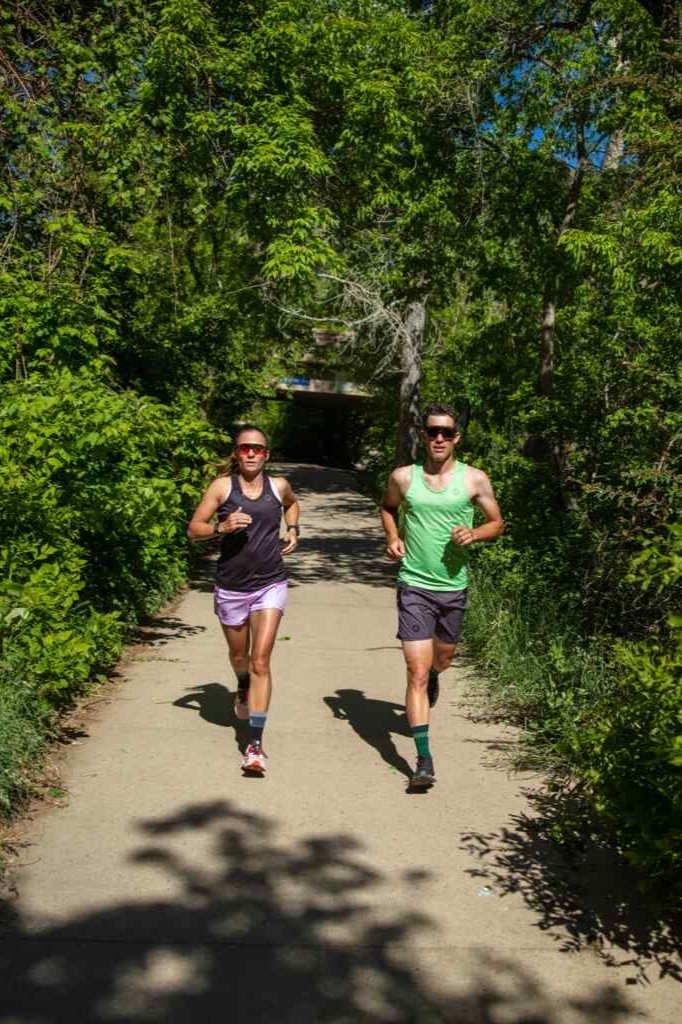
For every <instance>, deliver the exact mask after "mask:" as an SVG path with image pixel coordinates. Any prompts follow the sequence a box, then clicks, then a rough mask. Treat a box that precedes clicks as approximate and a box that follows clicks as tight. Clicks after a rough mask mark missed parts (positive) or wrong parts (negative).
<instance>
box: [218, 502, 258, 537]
mask: <svg viewBox="0 0 682 1024" xmlns="http://www.w3.org/2000/svg"><path fill="white" fill-rule="evenodd" d="M251 522H252V519H251V516H250V515H249V514H248V512H242V507H241V505H240V506H239V508H238V509H237V510H236V511H235V512H230V514H229V516H226V517H225V518H224V519H223V520H222V522H220V523H218V527H217V531H216V532H217V533H236V532H237V530H245V529H246V527H247V526H248V525H249V524H250V523H251Z"/></svg>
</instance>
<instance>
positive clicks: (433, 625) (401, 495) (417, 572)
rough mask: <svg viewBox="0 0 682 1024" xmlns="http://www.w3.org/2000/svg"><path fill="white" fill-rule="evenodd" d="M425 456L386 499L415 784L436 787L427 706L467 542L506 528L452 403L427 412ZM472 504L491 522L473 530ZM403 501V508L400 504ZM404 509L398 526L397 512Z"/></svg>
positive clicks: (460, 608) (460, 599)
mask: <svg viewBox="0 0 682 1024" xmlns="http://www.w3.org/2000/svg"><path fill="white" fill-rule="evenodd" d="M422 428H423V432H422V438H423V440H424V443H425V445H426V459H425V461H424V464H423V466H422V465H418V464H415V465H412V466H399V467H398V468H397V469H395V470H394V471H393V473H392V474H391V476H390V477H389V481H388V485H387V487H386V493H385V494H384V498H383V501H382V503H381V522H382V525H383V528H384V531H385V533H386V542H387V547H386V553H387V554H388V557H389V558H391V559H393V560H394V561H395V560H400V563H401V564H400V572H399V573H398V594H397V601H398V634H397V635H398V639H399V640H401V641H402V647H403V654H404V657H405V663H406V666H407V693H406V696H405V710H406V712H407V720H408V722H409V723H410V727H411V729H412V735H413V737H414V741H415V743H416V746H417V766H416V768H415V771H414V773H413V775H412V777H411V779H410V785H411V786H412V787H427V786H431V785H433V783H434V782H435V781H436V776H435V772H434V767H433V758H432V757H431V750H430V748H429V708H431V707H433V706H434V705H435V703H436V701H437V699H438V693H439V685H438V674H439V673H440V672H443V671H444V670H445V669H446V668H449V666H450V664H451V662H452V658H453V656H454V653H455V650H456V646H457V642H458V641H459V637H460V633H461V629H462V622H463V619H464V609H465V608H466V601H467V550H466V549H467V547H468V546H469V545H470V544H473V543H474V542H475V541H486V540H494V539H495V538H496V537H499V536H500V534H501V533H502V531H503V529H504V523H503V520H502V515H501V513H500V509H499V506H498V504H497V501H496V500H495V495H494V493H493V489H492V486H491V484H490V481H489V479H488V477H487V476H486V474H485V473H484V472H483V471H482V470H480V469H474V467H473V466H467V465H466V464H465V463H464V462H459V461H458V460H456V459H455V455H454V449H455V446H456V445H457V443H458V442H459V440H460V437H461V433H460V429H459V426H458V422H457V414H456V413H455V410H454V409H453V408H452V407H451V406H449V405H430V406H429V407H428V408H427V409H426V410H425V411H424V414H423V417H422ZM474 505H477V506H478V508H480V510H481V511H482V512H483V515H484V516H485V519H486V522H485V523H483V524H482V525H481V526H477V527H475V528H474V526H473V520H474ZM401 506H402V507H401ZM399 509H400V510H401V513H402V517H401V518H402V523H401V526H402V529H401V530H400V531H399V529H398V524H397V521H396V520H397V515H396V514H397V512H398V510H399ZM401 534H402V536H401Z"/></svg>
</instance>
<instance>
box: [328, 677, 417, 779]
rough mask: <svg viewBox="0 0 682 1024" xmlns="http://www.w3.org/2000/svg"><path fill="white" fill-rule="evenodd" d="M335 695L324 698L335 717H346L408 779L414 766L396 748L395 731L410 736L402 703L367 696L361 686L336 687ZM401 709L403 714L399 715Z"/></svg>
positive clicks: (363, 738) (384, 758)
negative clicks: (411, 766) (359, 688)
mask: <svg viewBox="0 0 682 1024" xmlns="http://www.w3.org/2000/svg"><path fill="white" fill-rule="evenodd" d="M336 694H337V696H336V697H325V698H324V702H325V704H326V705H327V707H328V708H329V709H330V710H331V712H332V714H333V715H334V718H341V719H345V720H346V721H347V722H349V723H350V725H351V727H352V729H353V731H354V732H356V733H357V735H358V736H359V737H360V739H361V740H364V741H365V743H367V744H368V745H369V746H370V747H374V749H375V750H376V751H377V753H379V754H380V755H381V757H382V759H383V760H384V761H385V762H386V764H388V765H390V766H391V768H395V769H396V771H399V772H400V773H401V774H402V775H405V776H406V777H407V778H408V779H409V778H411V776H412V769H411V768H410V766H409V764H408V763H407V761H406V760H405V758H404V757H402V756H401V755H400V754H399V753H398V751H397V750H396V748H395V745H394V743H393V740H392V738H391V736H392V734H393V733H395V734H396V735H397V736H411V735H412V733H411V731H410V726H409V724H408V722H407V718H406V717H405V708H404V706H403V705H402V704H393V703H392V702H391V701H387V700H373V699H369V698H367V697H365V695H364V693H363V692H362V690H337V691H336ZM396 711H401V712H402V714H401V715H396V714H395V712H396Z"/></svg>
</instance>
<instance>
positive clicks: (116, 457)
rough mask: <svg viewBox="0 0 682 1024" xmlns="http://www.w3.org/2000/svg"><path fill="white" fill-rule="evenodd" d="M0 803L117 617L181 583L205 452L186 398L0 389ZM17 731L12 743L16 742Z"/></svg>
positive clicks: (64, 379) (148, 605) (109, 639)
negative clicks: (172, 401)
mask: <svg viewBox="0 0 682 1024" xmlns="http://www.w3.org/2000/svg"><path fill="white" fill-rule="evenodd" d="M0 398H1V399H2V402H1V406H0V439H1V443H0V564H1V565H2V582H0V642H1V645H2V647H1V650H2V675H0V730H1V731H0V748H2V749H3V759H2V762H0V807H1V806H4V807H7V806H8V805H9V802H10V800H11V798H12V794H13V792H14V789H15V787H16V779H17V778H18V777H19V776H20V775H21V772H22V767H21V766H22V764H23V763H24V762H25V761H26V758H28V757H29V756H32V754H33V752H34V750H35V747H36V743H37V742H38V737H39V736H40V735H41V734H42V733H44V731H45V728H46V725H47V723H48V722H49V719H50V712H51V710H52V709H54V708H61V707H63V706H64V705H66V704H68V702H69V701H70V700H71V699H72V697H73V695H74V693H76V692H77V691H78V690H79V688H81V687H82V686H83V685H84V684H85V683H86V682H87V680H88V679H90V678H91V677H92V676H93V674H95V673H97V672H98V671H100V670H101V669H102V668H103V667H105V666H107V665H110V664H112V662H113V661H114V660H115V659H116V657H117V655H118V654H119V652H120V650H121V645H122V642H123V637H124V632H125V627H126V625H127V624H128V623H131V622H133V621H135V620H136V619H139V618H140V617H141V616H143V615H145V614H147V613H149V612H153V611H154V610H156V609H157V608H158V607H159V606H160V605H161V604H162V602H163V601H164V600H165V599H166V598H167V597H169V596H170V594H172V593H173V591H174V590H175V589H176V588H177V586H178V585H179V584H180V583H181V582H182V581H183V580H184V578H185V574H186V570H187V565H188V559H189V547H188V544H187V542H186V539H185V525H186V522H187V519H188V517H189V513H190V510H191V508H192V506H193V505H194V503H195V502H196V500H197V498H198V496H199V493H200V490H201V485H202V482H203V475H204V470H205V465H206V463H207V462H208V461H209V460H210V459H211V457H212V456H213V453H214V449H213V445H212V442H213V441H214V434H213V431H212V429H211V428H210V427H209V426H208V424H207V423H206V422H205V420H203V419H202V418H201V417H200V416H199V415H197V413H196V411H195V410H194V409H193V408H192V407H191V406H190V405H189V404H188V403H185V404H184V405H177V406H175V407H168V406H164V405H161V404H160V403H159V402H156V401H153V400H151V399H148V398H144V397H141V396H139V395H136V394H134V393H132V392H124V391H116V390H114V389H112V388H111V387H110V386H109V385H108V384H107V383H106V382H105V381H104V380H103V379H102V378H100V377H97V376H94V375H93V374H92V373H88V372H86V371H83V372H80V373H77V374H74V373H71V372H69V371H66V370H64V371H61V372H59V373H54V374H53V375H51V376H49V377H47V378H37V379H35V380H33V381H30V382H28V383H20V384H12V385H8V386H5V387H4V388H3V389H2V394H1V395H0ZM22 737H23V739H22Z"/></svg>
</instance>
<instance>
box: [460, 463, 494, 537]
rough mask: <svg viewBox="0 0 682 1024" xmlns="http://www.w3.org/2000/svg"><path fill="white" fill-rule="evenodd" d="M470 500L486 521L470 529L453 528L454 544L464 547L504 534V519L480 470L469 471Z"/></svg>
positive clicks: (462, 527) (490, 486)
mask: <svg viewBox="0 0 682 1024" xmlns="http://www.w3.org/2000/svg"><path fill="white" fill-rule="evenodd" d="M468 482H469V486H470V490H469V494H470V497H471V500H472V501H473V503H474V504H475V505H477V506H478V508H480V510H481V512H482V513H483V515H484V516H485V519H486V521H485V522H484V523H481V525H480V526H475V527H474V528H473V530H472V529H470V528H469V527H468V526H455V527H454V529H453V531H452V539H453V541H454V542H455V544H461V545H462V546H463V547H466V545H467V544H473V543H475V542H476V541H486V540H495V539H496V538H497V537H499V536H500V535H501V534H502V533H503V532H504V519H503V518H502V513H501V512H500V506H499V505H498V504H497V499H496V497H495V492H494V491H493V486H492V484H491V483H490V480H489V479H488V477H487V475H486V474H485V473H484V472H483V470H482V469H471V477H470V479H469V481H468Z"/></svg>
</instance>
